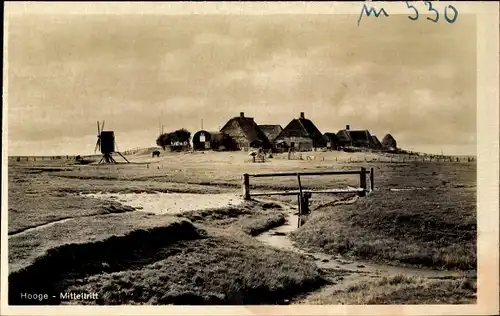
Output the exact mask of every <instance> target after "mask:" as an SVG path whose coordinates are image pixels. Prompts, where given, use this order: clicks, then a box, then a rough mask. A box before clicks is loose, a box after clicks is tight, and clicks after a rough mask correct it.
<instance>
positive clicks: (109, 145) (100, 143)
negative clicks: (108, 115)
mask: <svg viewBox="0 0 500 316" xmlns="http://www.w3.org/2000/svg"><path fill="white" fill-rule="evenodd" d="M115 146H116V147H118V146H117V145H116V141H115V132H113V131H105V130H104V121H102V126H101V127H99V121H97V143H96V144H95V149H94V152H97V149H99V150H100V151H101V153H102V158H101V160H99V164H100V163H102V162H105V163H116V161H115V159H114V158H113V156H111V154H112V153H117V154H118V155H120V156H121V157H122V158H123V159H125V161H126V162H127V163H130V162H129V161H128V160H127V158H125V157H124V156H123V155H122V154H121V153H120V152H119V151H116V150H115Z"/></svg>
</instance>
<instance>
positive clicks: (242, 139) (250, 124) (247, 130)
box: [220, 112, 271, 149]
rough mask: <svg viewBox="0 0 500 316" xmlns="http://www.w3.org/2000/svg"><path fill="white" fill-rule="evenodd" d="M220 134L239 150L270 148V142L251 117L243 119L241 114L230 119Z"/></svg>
mask: <svg viewBox="0 0 500 316" xmlns="http://www.w3.org/2000/svg"><path fill="white" fill-rule="evenodd" d="M220 132H221V133H224V134H227V135H229V136H230V137H231V138H232V139H234V140H235V141H236V143H237V145H238V148H240V149H247V148H250V147H254V148H259V147H263V148H271V142H270V141H269V139H268V138H267V136H266V134H264V132H263V131H262V130H261V129H260V128H259V126H258V125H257V124H256V123H255V121H254V119H253V117H245V113H243V112H240V116H236V117H233V118H232V119H230V120H229V121H228V122H227V123H226V125H224V127H222V128H221V130H220Z"/></svg>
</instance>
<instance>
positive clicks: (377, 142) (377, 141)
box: [372, 135, 382, 149]
mask: <svg viewBox="0 0 500 316" xmlns="http://www.w3.org/2000/svg"><path fill="white" fill-rule="evenodd" d="M372 142H373V145H374V147H375V148H378V149H380V148H382V143H381V142H380V140H378V138H377V136H375V135H372Z"/></svg>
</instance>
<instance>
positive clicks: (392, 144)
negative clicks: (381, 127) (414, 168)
mask: <svg viewBox="0 0 500 316" xmlns="http://www.w3.org/2000/svg"><path fill="white" fill-rule="evenodd" d="M382 147H383V148H384V149H385V150H387V151H396V150H397V148H398V144H397V142H396V139H394V137H393V136H392V135H391V134H387V135H385V136H384V138H383V139H382Z"/></svg>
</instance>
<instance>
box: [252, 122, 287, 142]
mask: <svg viewBox="0 0 500 316" xmlns="http://www.w3.org/2000/svg"><path fill="white" fill-rule="evenodd" d="M258 126H259V128H260V129H261V131H263V132H264V134H266V137H267V139H269V141H270V142H271V143H272V142H274V139H275V138H276V137H278V135H279V134H280V133H281V131H282V130H283V127H281V125H258Z"/></svg>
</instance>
